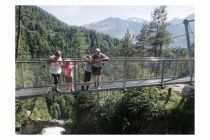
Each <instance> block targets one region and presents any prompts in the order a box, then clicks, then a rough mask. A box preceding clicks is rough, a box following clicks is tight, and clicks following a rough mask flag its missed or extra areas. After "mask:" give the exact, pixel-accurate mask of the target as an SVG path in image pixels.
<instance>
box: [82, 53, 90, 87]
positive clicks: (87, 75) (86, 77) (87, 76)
mask: <svg viewBox="0 0 210 140" xmlns="http://www.w3.org/2000/svg"><path fill="white" fill-rule="evenodd" d="M84 59H85V62H86V63H85V73H84V83H83V85H82V90H85V85H86V90H90V87H89V82H90V80H91V72H92V58H91V56H90V55H88V56H87V57H86V58H84Z"/></svg>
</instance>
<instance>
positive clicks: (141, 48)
mask: <svg viewBox="0 0 210 140" xmlns="http://www.w3.org/2000/svg"><path fill="white" fill-rule="evenodd" d="M148 30H149V25H148V24H146V23H144V24H143V26H142V29H141V31H140V34H139V35H137V37H136V39H137V43H136V44H137V47H138V52H139V53H140V55H141V56H144V55H145V46H146V45H147V44H148V43H149V42H148V41H149V32H148Z"/></svg>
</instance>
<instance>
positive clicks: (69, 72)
mask: <svg viewBox="0 0 210 140" xmlns="http://www.w3.org/2000/svg"><path fill="white" fill-rule="evenodd" d="M71 61H72V60H71V59H66V60H65V62H64V65H63V68H64V72H65V77H66V82H67V86H66V91H67V92H71V91H73V90H72V87H73V86H72V85H73V75H74V74H73V72H74V64H72V62H71Z"/></svg>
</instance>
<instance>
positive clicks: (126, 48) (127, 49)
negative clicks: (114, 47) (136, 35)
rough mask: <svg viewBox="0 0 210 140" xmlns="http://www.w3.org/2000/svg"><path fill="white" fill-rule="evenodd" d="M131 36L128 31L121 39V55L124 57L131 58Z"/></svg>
mask: <svg viewBox="0 0 210 140" xmlns="http://www.w3.org/2000/svg"><path fill="white" fill-rule="evenodd" d="M132 40H133V36H132V35H131V33H130V31H129V29H127V32H126V33H125V36H124V38H123V39H122V49H121V55H122V56H124V57H131V56H133V51H134V47H133V44H132Z"/></svg>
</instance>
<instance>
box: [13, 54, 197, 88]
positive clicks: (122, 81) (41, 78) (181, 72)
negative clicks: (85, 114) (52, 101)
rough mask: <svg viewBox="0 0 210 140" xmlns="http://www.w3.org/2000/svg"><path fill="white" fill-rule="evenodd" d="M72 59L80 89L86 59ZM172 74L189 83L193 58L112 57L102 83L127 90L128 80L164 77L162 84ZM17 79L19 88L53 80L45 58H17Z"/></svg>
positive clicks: (191, 75) (62, 76)
mask: <svg viewBox="0 0 210 140" xmlns="http://www.w3.org/2000/svg"><path fill="white" fill-rule="evenodd" d="M72 62H73V63H74V64H75V65H76V66H77V67H75V69H74V80H73V81H74V89H75V90H79V88H80V87H79V86H80V85H81V84H82V83H83V80H84V70H85V61H83V60H73V61H72ZM189 68H191V70H189ZM190 71H192V72H191V73H190ZM169 77H170V78H180V77H190V80H189V81H188V82H189V83H192V81H193V80H194V59H193V58H192V59H164V58H113V59H110V60H109V61H105V62H103V74H102V81H101V84H107V83H109V84H110V83H113V84H115V85H113V86H115V87H116V86H117V87H118V88H121V89H126V88H127V86H128V82H129V81H139V80H148V79H161V82H160V85H161V86H162V85H163V83H164V79H165V78H169ZM15 78H16V90H19V89H26V88H38V87H49V86H51V85H52V82H53V79H52V76H51V74H50V73H49V68H48V66H47V62H46V60H42V61H16V77H15ZM116 82H118V83H117V84H116ZM59 84H60V85H66V81H65V76H64V72H62V73H61V78H60V81H59ZM110 85H111V84H110ZM110 88H111V87H110Z"/></svg>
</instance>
